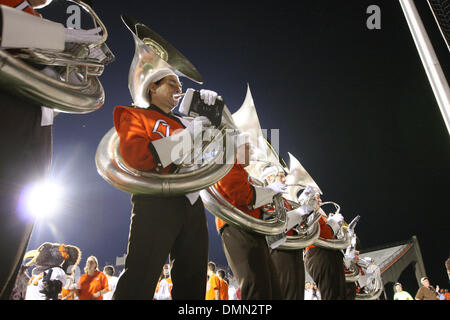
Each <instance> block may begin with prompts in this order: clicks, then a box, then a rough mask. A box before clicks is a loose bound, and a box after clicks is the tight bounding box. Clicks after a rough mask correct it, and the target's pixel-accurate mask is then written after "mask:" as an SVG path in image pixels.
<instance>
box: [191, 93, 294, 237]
mask: <svg viewBox="0 0 450 320" xmlns="http://www.w3.org/2000/svg"><path fill="white" fill-rule="evenodd" d="M232 116H233V122H234V124H235V126H236V128H237V129H239V130H240V131H242V132H245V133H247V134H248V135H249V142H250V143H251V144H252V145H253V146H258V149H259V150H260V151H261V149H263V150H264V153H265V155H266V156H267V157H264V161H263V162H258V161H251V164H250V165H249V166H248V167H246V168H245V169H246V170H247V171H248V173H249V175H250V176H251V177H252V179H253V177H258V176H259V173H260V170H261V169H262V167H263V166H265V165H266V162H270V160H272V161H274V159H273V158H272V157H271V155H270V154H269V153H268V152H266V149H265V148H266V147H265V146H264V145H265V140H263V139H264V138H263V135H262V131H261V126H260V124H259V119H258V115H257V113H256V108H255V104H254V102H253V98H252V95H251V92H250V88H249V87H247V94H246V97H245V100H244V102H243V103H242V105H241V107H240V108H239V109H238V111H236V112H235V113H233V115H232ZM261 142H262V145H261ZM253 180H254V183H255V184H260V183H259V182H258V181H257V180H256V179H253ZM200 196H201V197H202V201H203V203H204V205H205V207H206V209H207V210H208V211H209V212H211V213H212V214H213V215H215V216H216V217H218V218H220V219H222V220H224V221H225V222H226V223H228V224H230V225H233V226H235V227H238V228H243V229H245V230H248V231H251V232H255V233H259V234H263V235H278V234H280V233H282V232H284V229H285V228H286V224H287V220H286V211H285V209H284V206H283V203H282V198H281V195H277V196H275V197H274V205H275V211H276V215H274V217H273V218H271V219H268V220H261V219H256V218H254V217H252V216H250V215H248V214H246V213H245V212H243V211H241V210H239V209H238V208H236V207H235V206H233V205H232V204H231V203H229V202H228V201H227V200H226V199H225V198H224V197H222V195H221V194H220V193H219V192H218V191H217V190H216V189H215V188H214V186H211V187H209V188H208V189H206V190H202V191H201V192H200Z"/></svg>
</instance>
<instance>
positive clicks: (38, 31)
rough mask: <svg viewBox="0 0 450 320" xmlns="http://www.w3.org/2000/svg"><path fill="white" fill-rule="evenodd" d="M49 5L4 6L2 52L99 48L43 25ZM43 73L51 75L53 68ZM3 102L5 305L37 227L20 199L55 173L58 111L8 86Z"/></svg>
mask: <svg viewBox="0 0 450 320" xmlns="http://www.w3.org/2000/svg"><path fill="white" fill-rule="evenodd" d="M50 2H51V0H29V1H20V0H0V5H1V15H0V17H1V19H2V24H1V27H0V28H1V41H0V46H1V49H2V50H4V49H5V50H8V49H16V48H41V49H53V50H58V51H62V50H63V49H64V46H65V43H66V42H85V43H94V42H98V41H99V40H100V39H101V37H100V36H98V35H95V34H93V32H91V31H86V30H72V29H66V28H64V27H63V26H62V25H61V24H59V23H55V22H52V21H49V20H45V19H42V18H41V16H40V15H39V14H38V13H37V12H36V11H35V9H39V8H43V7H45V6H46V5H48V4H49V3H50ZM94 30H95V29H94ZM86 32H87V33H86ZM97 32H98V31H97ZM42 71H43V72H44V73H45V72H51V70H50V68H45V69H44V70H42ZM0 101H1V105H2V110H3V113H4V116H3V117H1V120H0V144H1V145H2V149H3V150H4V152H5V154H7V156H4V157H2V158H1V160H0V245H1V248H0V250H1V252H2V263H1V264H0V299H9V298H10V296H11V292H12V289H13V287H14V283H15V280H16V278H17V274H18V272H19V269H20V264H21V261H22V259H23V256H24V253H25V250H26V248H27V245H28V241H29V238H30V235H31V231H32V229H33V224H34V221H33V219H32V218H30V217H24V216H22V212H20V211H19V209H18V208H20V199H21V194H22V192H23V191H24V190H25V188H26V187H27V186H28V185H29V184H30V183H33V182H36V181H39V180H42V179H43V178H45V176H46V174H47V172H48V170H49V168H50V163H51V154H52V132H51V131H52V124H53V111H52V110H51V109H48V108H45V107H42V105H39V104H38V103H32V102H30V101H28V100H26V99H25V98H23V97H18V96H16V95H13V94H12V93H10V92H9V91H8V88H6V87H3V86H2V88H0Z"/></svg>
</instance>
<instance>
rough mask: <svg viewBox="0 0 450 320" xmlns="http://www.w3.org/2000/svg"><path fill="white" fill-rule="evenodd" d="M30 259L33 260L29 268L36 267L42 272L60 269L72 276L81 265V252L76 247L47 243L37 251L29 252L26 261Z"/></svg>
mask: <svg viewBox="0 0 450 320" xmlns="http://www.w3.org/2000/svg"><path fill="white" fill-rule="evenodd" d="M28 259H32V260H31V261H30V262H28V263H27V264H26V266H27V267H31V266H33V265H35V266H36V267H37V268H38V269H40V270H45V269H48V268H53V267H60V268H61V269H63V270H64V272H65V273H67V274H70V273H72V271H73V270H74V268H75V267H76V266H77V265H78V263H80V259H81V251H80V249H79V248H77V247H76V246H72V245H65V244H58V243H50V242H45V243H43V244H42V245H41V246H40V247H39V248H38V249H37V250H32V251H28V252H27V253H26V254H25V257H24V260H28Z"/></svg>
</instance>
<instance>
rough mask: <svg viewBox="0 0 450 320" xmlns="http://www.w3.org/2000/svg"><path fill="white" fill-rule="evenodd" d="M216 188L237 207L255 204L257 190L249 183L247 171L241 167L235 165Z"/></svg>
mask: <svg viewBox="0 0 450 320" xmlns="http://www.w3.org/2000/svg"><path fill="white" fill-rule="evenodd" d="M215 187H216V189H217V190H218V191H219V192H220V193H221V194H222V195H223V196H224V197H225V198H226V199H227V200H228V201H229V202H230V203H231V204H232V205H234V206H235V207H242V206H249V205H252V204H253V203H254V200H255V190H254V188H253V187H252V186H251V185H250V182H249V181H248V173H247V171H245V169H244V168H243V167H242V166H241V165H238V164H235V165H234V166H233V168H232V169H231V170H230V172H229V173H228V174H227V175H226V176H225V177H223V178H222V180H219V182H217V183H216V185H215Z"/></svg>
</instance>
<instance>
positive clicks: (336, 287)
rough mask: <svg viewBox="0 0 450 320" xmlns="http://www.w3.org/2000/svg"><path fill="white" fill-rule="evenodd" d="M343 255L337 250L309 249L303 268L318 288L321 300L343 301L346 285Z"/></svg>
mask: <svg viewBox="0 0 450 320" xmlns="http://www.w3.org/2000/svg"><path fill="white" fill-rule="evenodd" d="M342 259H343V255H342V253H341V252H340V251H339V250H328V249H323V248H319V247H314V248H311V249H309V250H308V251H307V253H306V256H305V268H306V270H307V271H308V273H309V274H310V275H311V277H312V278H313V280H314V282H315V283H316V284H317V287H318V288H319V291H320V294H321V296H322V300H345V299H346V283H345V272H344V263H343V260H342Z"/></svg>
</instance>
